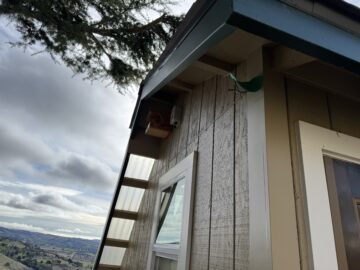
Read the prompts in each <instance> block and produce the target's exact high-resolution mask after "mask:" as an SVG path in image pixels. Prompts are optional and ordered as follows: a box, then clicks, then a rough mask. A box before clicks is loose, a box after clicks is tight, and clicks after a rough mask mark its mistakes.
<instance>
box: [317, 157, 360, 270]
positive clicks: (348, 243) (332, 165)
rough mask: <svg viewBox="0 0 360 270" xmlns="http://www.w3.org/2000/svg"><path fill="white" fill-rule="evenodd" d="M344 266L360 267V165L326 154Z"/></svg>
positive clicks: (343, 269)
mask: <svg viewBox="0 0 360 270" xmlns="http://www.w3.org/2000/svg"><path fill="white" fill-rule="evenodd" d="M324 164H325V171H326V180H327V185H328V191H329V201H330V208H331V215H332V220H333V227H334V237H335V244H336V252H337V258H338V263H339V269H340V270H358V269H360V219H359V216H360V165H359V164H356V163H353V162H349V161H344V160H340V159H337V158H333V157H330V156H325V157H324Z"/></svg>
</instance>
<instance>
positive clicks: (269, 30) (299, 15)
mask: <svg viewBox="0 0 360 270" xmlns="http://www.w3.org/2000/svg"><path fill="white" fill-rule="evenodd" d="M233 7H234V13H233V14H232V16H231V17H230V19H229V20H228V23H229V24H231V25H233V26H236V27H239V28H241V29H243V30H245V31H248V32H251V33H253V34H256V35H259V36H261V37H264V38H266V39H269V40H272V41H274V42H277V43H279V44H282V45H285V46H287V47H289V48H292V49H295V50H298V51H300V52H303V53H305V54H308V55H310V56H313V57H316V58H318V59H320V60H323V61H324V62H327V63H330V64H334V65H336V66H339V67H343V68H345V69H347V70H349V71H351V72H353V73H356V74H360V54H359V48H360V38H359V37H358V36H356V35H354V34H351V33H349V32H346V31H345V30H342V29H340V28H338V27H336V26H334V25H332V24H329V23H327V22H325V21H322V20H320V19H318V18H315V17H313V16H311V15H310V14H307V13H305V12H303V11H300V10H298V9H296V8H294V7H290V6H288V5H286V4H284V3H282V2H280V1H268V0H251V1H248V0H234V5H233ZM284 22H286V23H284Z"/></svg>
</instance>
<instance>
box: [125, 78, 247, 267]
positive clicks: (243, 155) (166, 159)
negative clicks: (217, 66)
mask: <svg viewBox="0 0 360 270" xmlns="http://www.w3.org/2000/svg"><path fill="white" fill-rule="evenodd" d="M229 84H230V83H229V82H228V79H227V78H225V77H222V76H214V77H213V78H210V79H209V80H207V81H205V82H203V83H202V84H201V85H198V86H197V87H196V88H195V89H194V90H193V91H192V92H191V93H188V94H184V95H182V96H181V97H180V98H179V100H178V103H179V104H180V105H182V107H183V117H182V123H181V125H180V126H179V127H178V128H177V129H176V130H174V131H173V132H172V133H171V135H170V136H169V138H167V139H166V140H164V141H163V143H162V146H161V155H160V159H159V160H157V161H156V162H155V165H154V168H153V171H152V173H151V177H150V182H151V188H150V189H149V190H147V191H146V192H145V195H144V199H143V201H142V204H141V207H140V210H139V213H140V219H139V221H137V222H136V223H135V226H134V229H133V232H132V234H131V237H130V247H129V248H128V249H127V251H126V253H125V256H124V260H123V263H122V267H121V269H123V270H125V269H126V270H130V269H133V270H142V269H146V262H147V257H148V249H149V239H150V232H151V225H152V217H153V210H154V209H153V206H154V203H155V190H156V185H157V180H158V179H159V177H160V176H161V175H163V174H164V173H165V172H167V171H168V170H169V169H170V168H171V167H173V166H174V165H176V164H177V163H178V162H179V161H181V160H182V159H183V158H185V157H186V156H187V155H188V154H190V153H192V152H193V151H198V162H197V174H196V184H195V201H194V218H193V228H192V231H193V235H192V248H191V262H190V265H191V266H190V269H194V270H204V269H206V270H207V269H224V270H225V269H226V270H228V269H244V270H246V269H247V268H248V263H249V262H248V261H249V209H248V202H249V196H248V194H249V190H248V171H247V167H248V166H247V119H246V104H247V97H246V95H242V94H239V93H235V92H233V91H229V89H230V88H232V85H229Z"/></svg>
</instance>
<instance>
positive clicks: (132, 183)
mask: <svg viewBox="0 0 360 270" xmlns="http://www.w3.org/2000/svg"><path fill="white" fill-rule="evenodd" d="M122 185H123V186H128V187H134V188H143V189H147V188H148V186H149V182H148V181H145V180H140V179H135V178H128V177H124V179H123V181H122Z"/></svg>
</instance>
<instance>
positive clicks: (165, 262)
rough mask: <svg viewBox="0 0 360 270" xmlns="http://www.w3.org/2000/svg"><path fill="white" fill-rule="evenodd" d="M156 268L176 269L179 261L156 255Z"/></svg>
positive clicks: (159, 269)
mask: <svg viewBox="0 0 360 270" xmlns="http://www.w3.org/2000/svg"><path fill="white" fill-rule="evenodd" d="M155 265H156V266H155V269H156V270H176V268H177V261H173V260H170V259H166V258H162V257H156V263H155Z"/></svg>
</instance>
